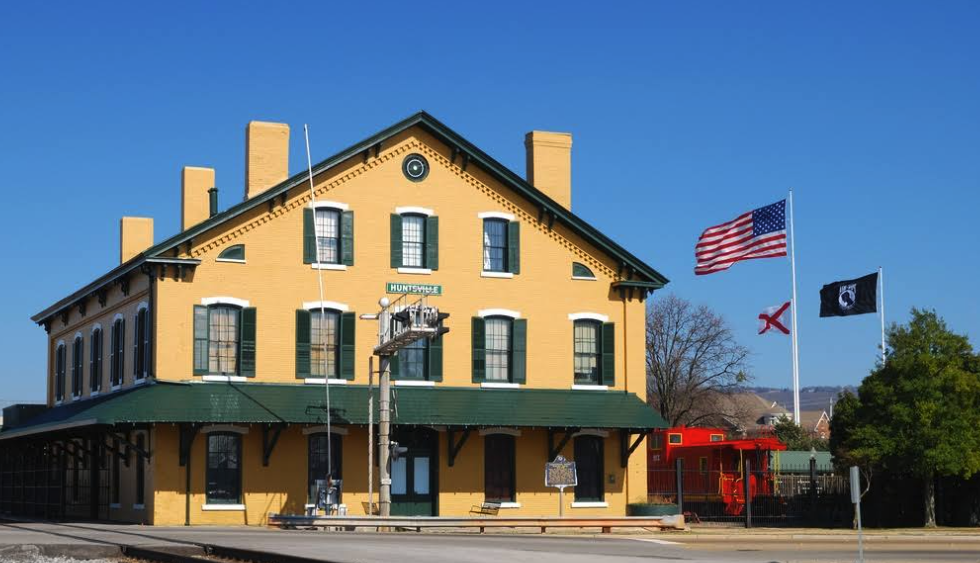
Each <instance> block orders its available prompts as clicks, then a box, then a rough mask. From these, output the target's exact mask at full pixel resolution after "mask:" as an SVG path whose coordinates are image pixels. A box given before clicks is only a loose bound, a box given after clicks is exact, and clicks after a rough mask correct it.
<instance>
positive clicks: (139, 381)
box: [133, 373, 150, 385]
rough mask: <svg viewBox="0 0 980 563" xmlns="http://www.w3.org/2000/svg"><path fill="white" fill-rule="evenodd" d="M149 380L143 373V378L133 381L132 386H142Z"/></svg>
mask: <svg viewBox="0 0 980 563" xmlns="http://www.w3.org/2000/svg"><path fill="white" fill-rule="evenodd" d="M149 379H150V376H149V375H147V374H145V373H144V374H143V377H141V378H139V379H137V380H135V381H133V385H143V384H144V383H146V382H147V381H148V380H149Z"/></svg>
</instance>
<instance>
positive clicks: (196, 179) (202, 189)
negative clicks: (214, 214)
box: [180, 166, 214, 231]
mask: <svg viewBox="0 0 980 563" xmlns="http://www.w3.org/2000/svg"><path fill="white" fill-rule="evenodd" d="M213 187H214V168H199V167H197V166H185V167H184V169H183V170H181V172H180V209H181V215H180V230H181V231H186V230H187V229H189V228H191V227H193V226H194V225H196V224H198V223H200V222H201V221H204V220H205V219H207V218H208V217H210V216H211V210H210V198H209V193H208V190H210V189H211V188H213Z"/></svg>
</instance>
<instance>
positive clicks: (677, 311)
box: [646, 295, 748, 426]
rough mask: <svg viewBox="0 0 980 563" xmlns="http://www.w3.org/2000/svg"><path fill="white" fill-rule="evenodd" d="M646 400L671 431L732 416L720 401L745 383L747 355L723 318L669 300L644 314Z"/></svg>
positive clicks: (683, 301) (660, 301)
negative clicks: (678, 426) (645, 326)
mask: <svg viewBox="0 0 980 563" xmlns="http://www.w3.org/2000/svg"><path fill="white" fill-rule="evenodd" d="M646 340H647V341H646V346H647V350H646V356H647V397H648V400H649V401H650V404H651V405H653V407H654V408H656V409H657V410H658V411H659V412H660V414H661V416H663V417H664V420H666V421H667V422H668V423H669V424H670V425H671V426H676V425H679V424H689V425H695V424H698V423H699V422H703V421H707V420H709V419H711V418H718V417H731V416H732V415H733V414H734V413H729V412H719V411H722V410H726V407H725V405H732V404H735V402H733V401H720V400H719V396H725V395H730V394H732V393H734V392H735V391H737V390H738V389H739V386H740V385H741V384H742V383H744V382H745V381H747V380H748V376H747V375H746V374H745V360H746V357H747V356H748V350H747V349H746V348H745V347H743V346H741V345H739V344H738V343H737V342H736V341H735V338H734V336H732V332H731V330H730V329H729V328H728V324H727V323H726V322H725V320H724V319H723V318H721V317H720V316H719V315H717V314H715V313H714V311H712V310H711V309H709V308H708V307H707V306H705V305H698V306H694V305H692V304H691V302H690V301H687V300H686V299H682V298H680V297H677V296H676V295H668V296H666V297H664V298H662V299H658V300H654V301H653V303H652V305H651V306H650V307H649V309H648V312H647V335H646Z"/></svg>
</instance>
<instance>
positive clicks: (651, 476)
mask: <svg viewBox="0 0 980 563" xmlns="http://www.w3.org/2000/svg"><path fill="white" fill-rule="evenodd" d="M647 443H648V444H649V449H648V451H647V455H648V457H647V466H648V474H647V475H648V479H647V481H648V491H649V492H650V494H651V495H654V494H663V493H674V492H676V490H677V460H679V459H680V460H683V471H682V475H683V478H682V483H681V485H682V487H683V493H684V502H685V503H687V502H705V503H713V502H720V503H722V504H724V507H725V514H728V515H732V516H737V515H740V514H741V513H742V511H743V510H744V509H745V461H746V460H749V461H750V462H751V463H750V470H751V475H749V478H748V481H749V494H751V495H752V496H753V497H755V496H757V495H771V494H773V492H774V491H773V484H774V479H773V474H772V472H771V471H770V469H769V452H772V451H782V450H785V449H786V445H785V444H783V443H782V442H780V441H779V440H777V439H776V438H770V437H765V438H745V439H740V440H726V439H725V431H724V430H722V429H720V428H688V427H685V426H679V427H676V428H666V429H661V430H654V431H653V432H651V433H650V439H649V440H648V441H647Z"/></svg>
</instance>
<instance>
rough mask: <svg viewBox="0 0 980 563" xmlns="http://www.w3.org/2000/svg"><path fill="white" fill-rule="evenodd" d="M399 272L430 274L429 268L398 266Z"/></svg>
mask: <svg viewBox="0 0 980 563" xmlns="http://www.w3.org/2000/svg"><path fill="white" fill-rule="evenodd" d="M398 273H399V274H417V275H420V276H430V275H432V269H431V268H398Z"/></svg>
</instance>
